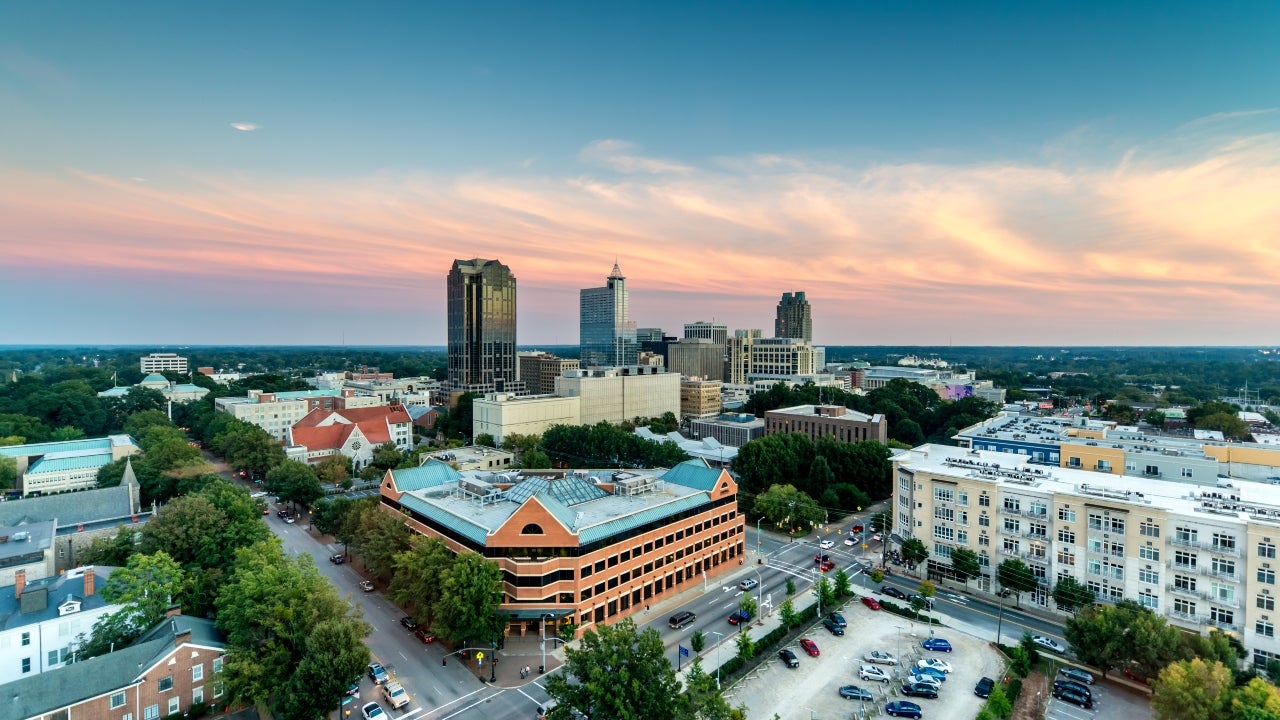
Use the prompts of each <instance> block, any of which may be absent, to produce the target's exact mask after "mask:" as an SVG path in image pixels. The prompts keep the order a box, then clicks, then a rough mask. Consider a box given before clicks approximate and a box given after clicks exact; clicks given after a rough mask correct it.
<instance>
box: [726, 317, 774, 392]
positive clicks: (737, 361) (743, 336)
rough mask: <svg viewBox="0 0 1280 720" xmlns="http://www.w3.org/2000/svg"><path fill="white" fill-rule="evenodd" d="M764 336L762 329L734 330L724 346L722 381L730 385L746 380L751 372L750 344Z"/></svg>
mask: <svg viewBox="0 0 1280 720" xmlns="http://www.w3.org/2000/svg"><path fill="white" fill-rule="evenodd" d="M763 337H764V331H763V330H734V331H733V337H731V338H729V340H728V346H727V347H726V348H725V364H724V381H725V382H727V383H729V384H731V385H742V384H743V383H745V382H747V375H748V374H749V373H750V372H751V346H752V345H753V344H755V343H756V342H759V341H760V340H761V339H762V338H763Z"/></svg>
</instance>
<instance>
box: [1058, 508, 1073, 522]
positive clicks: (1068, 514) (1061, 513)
mask: <svg viewBox="0 0 1280 720" xmlns="http://www.w3.org/2000/svg"><path fill="white" fill-rule="evenodd" d="M1058 519H1059V520H1061V521H1063V522H1075V521H1076V511H1075V510H1069V509H1067V508H1058Z"/></svg>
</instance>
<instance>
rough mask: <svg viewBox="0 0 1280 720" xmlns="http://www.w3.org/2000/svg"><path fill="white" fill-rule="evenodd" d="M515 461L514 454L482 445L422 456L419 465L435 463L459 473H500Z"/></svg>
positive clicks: (439, 451) (438, 451)
mask: <svg viewBox="0 0 1280 720" xmlns="http://www.w3.org/2000/svg"><path fill="white" fill-rule="evenodd" d="M515 459H516V456H515V453H509V452H507V451H506V450H500V449H498V448H491V447H486V446H484V445H468V446H466V447H460V448H450V449H448V450H437V451H436V452H433V453H430V454H423V455H422V458H421V460H420V461H419V465H430V464H431V462H432V461H435V462H442V463H446V464H447V465H449V466H450V467H452V468H453V469H454V470H458V471H461V472H501V471H503V470H506V469H507V468H509V467H511V463H513V462H515Z"/></svg>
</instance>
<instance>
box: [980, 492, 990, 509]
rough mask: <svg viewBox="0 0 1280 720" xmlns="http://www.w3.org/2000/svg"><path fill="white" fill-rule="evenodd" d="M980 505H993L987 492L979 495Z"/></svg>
mask: <svg viewBox="0 0 1280 720" xmlns="http://www.w3.org/2000/svg"><path fill="white" fill-rule="evenodd" d="M978 505H980V506H981V507H991V497H990V496H989V495H987V494H986V493H982V494H981V495H979V496H978Z"/></svg>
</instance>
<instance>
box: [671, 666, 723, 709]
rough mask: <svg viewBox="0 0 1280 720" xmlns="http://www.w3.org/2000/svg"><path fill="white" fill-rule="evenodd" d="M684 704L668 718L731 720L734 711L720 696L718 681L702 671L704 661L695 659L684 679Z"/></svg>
mask: <svg viewBox="0 0 1280 720" xmlns="http://www.w3.org/2000/svg"><path fill="white" fill-rule="evenodd" d="M684 685H685V691H684V695H683V697H682V702H681V703H680V704H679V706H678V707H677V708H675V712H672V713H671V714H670V715H669V716H668V717H674V718H679V719H680V720H684V719H685V718H688V719H689V720H729V718H730V716H731V714H732V710H731V709H730V708H729V703H728V702H727V701H726V700H725V699H724V696H723V695H722V694H720V688H719V687H718V685H717V683H716V679H715V678H714V677H712V676H710V675H708V674H707V673H706V672H704V671H703V669H702V660H701V659H699V658H694V661H693V663H692V664H691V665H690V666H689V671H688V672H687V673H685V678H684Z"/></svg>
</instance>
